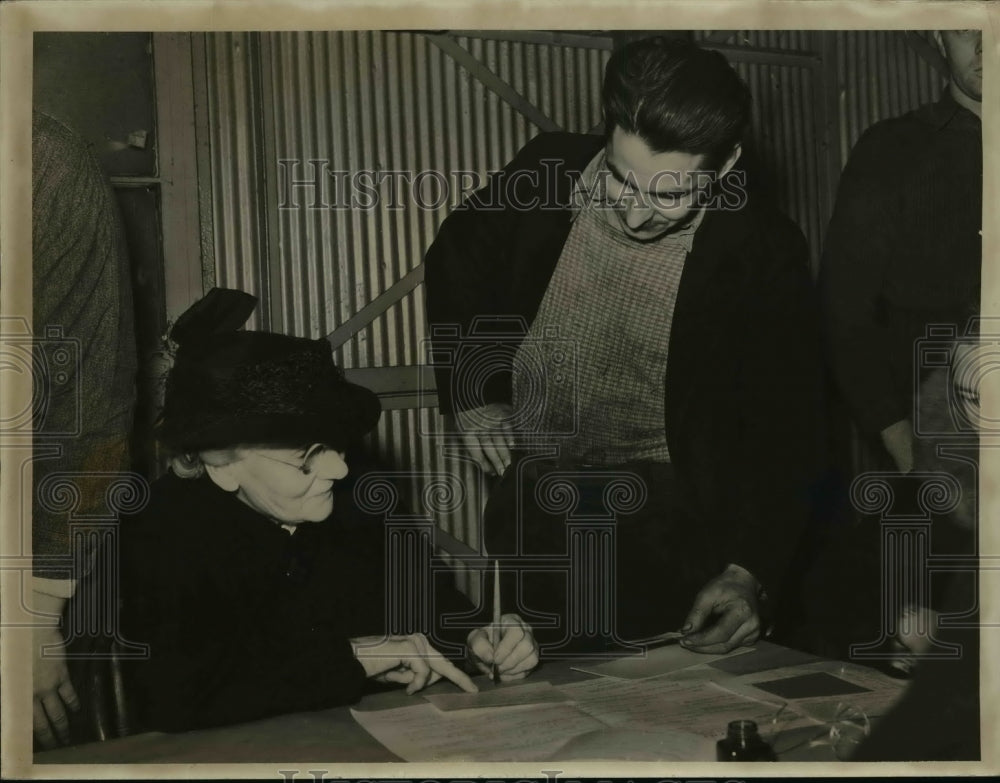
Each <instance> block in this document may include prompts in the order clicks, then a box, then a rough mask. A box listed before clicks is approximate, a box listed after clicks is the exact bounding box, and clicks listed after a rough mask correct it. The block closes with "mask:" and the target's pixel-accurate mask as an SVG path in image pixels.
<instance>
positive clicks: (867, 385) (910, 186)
mask: <svg viewBox="0 0 1000 783" xmlns="http://www.w3.org/2000/svg"><path fill="white" fill-rule="evenodd" d="M934 38H935V41H936V42H937V45H938V47H939V49H940V51H941V52H942V54H943V55H944V57H945V59H946V61H947V63H948V69H949V82H948V86H947V89H946V90H945V91H944V94H943V95H942V96H941V99H940V100H939V101H938V102H937V103H934V104H929V105H926V106H922V107H920V108H919V109H917V110H915V111H912V112H909V113H908V114H905V115H903V116H902V117H896V118H893V119H889V120H883V121H882V122H878V123H876V124H875V125H873V126H872V127H871V128H869V129H868V130H867V131H865V133H864V134H863V135H862V136H861V138H860V139H859V140H858V142H857V144H856V145H855V146H854V149H853V150H852V151H851V155H850V158H849V159H848V161H847V166H846V167H845V168H844V172H843V175H842V176H841V180H840V186H839V188H838V191H837V201H836V205H835V207H834V212H833V217H832V219H831V221H830V226H829V229H828V230H827V237H826V244H825V247H824V252H823V260H822V265H821V268H820V269H821V275H820V286H821V292H822V295H823V304H824V317H825V325H826V334H827V339H828V344H829V351H830V358H831V365H832V367H833V370H834V376H835V378H836V380H837V382H838V385H839V387H840V390H841V392H842V394H843V396H844V399H845V400H846V402H847V404H848V407H849V409H850V412H851V414H852V415H853V418H854V421H855V422H856V424H857V426H858V428H859V430H860V432H861V433H862V435H864V436H870V437H873V438H877V439H878V440H879V441H880V442H881V444H882V445H883V446H884V448H885V451H886V452H887V453H888V456H889V457H891V460H892V464H893V465H894V466H895V467H896V469H898V470H899V471H901V472H903V473H906V472H908V471H909V470H911V469H912V467H913V448H914V446H913V439H914V433H913V422H912V411H913V399H914V394H915V391H916V388H915V386H914V377H915V376H914V362H913V356H914V344H915V342H916V341H917V340H919V339H921V338H923V337H924V336H925V334H926V332H927V327H928V325H931V324H945V325H948V324H951V325H958V327H959V331H960V332H961V331H962V330H964V326H965V320H966V317H967V313H969V312H978V310H979V293H980V270H981V266H982V239H981V232H980V229H981V228H982V207H983V138H982V122H981V119H980V117H981V112H982V104H981V101H982V93H983V71H982V47H983V42H982V33H981V31H979V30H941V31H939V32H936V33H935V34H934ZM917 369H918V371H919V370H920V368H917Z"/></svg>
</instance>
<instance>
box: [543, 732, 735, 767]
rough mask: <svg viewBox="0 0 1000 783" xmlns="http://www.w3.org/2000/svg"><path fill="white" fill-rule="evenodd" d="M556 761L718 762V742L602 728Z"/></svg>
mask: <svg viewBox="0 0 1000 783" xmlns="http://www.w3.org/2000/svg"><path fill="white" fill-rule="evenodd" d="M551 760H552V761H581V760H588V761H715V741H714V740H712V739H708V738H706V737H700V736H698V735H697V734H691V733H689V732H686V731H678V730H676V729H667V728H654V727H640V728H629V729H609V728H602V729H600V730H599V731H590V732H587V733H586V734H581V735H580V736H579V737H574V738H573V739H571V740H570V741H569V742H567V743H566V744H565V745H563V746H562V747H561V748H560V749H559V750H558V751H556V752H555V753H554V754H553V757H552V759H551Z"/></svg>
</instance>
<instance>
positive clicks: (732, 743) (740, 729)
mask: <svg viewBox="0 0 1000 783" xmlns="http://www.w3.org/2000/svg"><path fill="white" fill-rule="evenodd" d="M715 757H716V759H718V760H719V761H777V758H776V757H775V755H774V750H772V749H771V746H770V745H768V744H767V743H766V742H764V739H763V738H762V737H761V736H760V733H759V732H758V731H757V724H756V723H754V722H753V721H752V720H734V721H732V722H731V723H730V724H729V731H728V733H727V734H726V738H725V739H721V740H719V741H718V742H717V743H716V745H715Z"/></svg>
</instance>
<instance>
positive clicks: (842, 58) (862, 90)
mask: <svg viewBox="0 0 1000 783" xmlns="http://www.w3.org/2000/svg"><path fill="white" fill-rule="evenodd" d="M836 36H837V48H838V51H839V52H840V55H839V57H838V64H837V65H838V69H837V70H838V81H839V84H840V88H841V92H842V96H843V104H842V105H843V114H844V118H845V120H846V121H845V122H844V123H843V125H842V130H843V137H842V139H841V149H842V151H843V152H845V153H846V152H848V151H849V150H850V149H851V148H852V147H853V146H854V145H855V143H857V140H858V138H859V137H860V136H861V134H862V133H864V131H865V130H867V129H868V128H869V127H871V126H872V125H874V124H875V123H876V122H878V121H879V120H884V119H888V118H889V117H896V116H899V115H901V114H905V113H906V112H908V111H912V110H913V109H915V108H917V107H918V106H920V105H921V104H924V103H930V102H932V101H935V100H937V99H938V97H940V93H941V90H942V87H943V85H942V82H941V79H940V78H939V77H938V75H937V72H936V71H935V70H934V68H933V67H932V66H931V65H930V64H928V63H927V62H925V61H924V60H923V59H922V58H921V57H920V55H918V54H917V53H916V52H915V51H914V50H913V49H912V48H910V46H908V45H907V43H906V34H905V33H904V32H902V31H897V30H889V31H885V30H883V31H872V30H847V31H840V32H837V33H836ZM844 159H845V161H846V157H845V158H844Z"/></svg>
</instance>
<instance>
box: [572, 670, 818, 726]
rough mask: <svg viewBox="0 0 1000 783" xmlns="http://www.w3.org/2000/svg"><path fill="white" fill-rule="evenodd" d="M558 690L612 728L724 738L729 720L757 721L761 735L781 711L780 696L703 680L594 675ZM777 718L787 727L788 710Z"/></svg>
mask: <svg viewBox="0 0 1000 783" xmlns="http://www.w3.org/2000/svg"><path fill="white" fill-rule="evenodd" d="M559 689H560V690H561V691H563V692H564V693H565V694H567V695H568V696H569V697H570V698H572V699H573V701H574V702H575V703H576V705H577V706H578V707H579V708H580V709H581V710H583V711H584V712H586V713H588V714H589V715H592V716H593V717H594V718H596V719H597V720H599V721H601V722H602V723H604V724H606V725H608V726H611V727H624V726H628V727H629V728H633V727H647V728H648V727H664V728H673V729H676V730H680V731H685V732H690V733H693V734H697V735H699V736H701V737H706V738H714V739H719V738H721V737H723V736H725V734H726V727H727V726H728V724H729V721H732V720H753V721H757V724H758V726H760V728H761V731H762V733H763V732H764V731H765V730H766V729H767V727H769V726H770V725H771V724H772V722H773V720H774V718H775V716H776V715H777V713H778V711H779V710H780V709H781V700H780V699H776V698H774V697H769V698H767V699H756V700H755V699H751V698H749V697H743V696H740V695H738V694H735V693H732V692H730V691H727V690H725V689H723V688H720V687H718V686H717V685H715V684H714V683H712V682H705V681H702V682H692V681H675V680H670V679H657V680H641V681H640V680H635V681H632V682H628V681H622V680H617V679H611V678H599V679H594V680H585V681H584V682H575V683H572V684H570V685H561V686H559ZM765 696H766V694H765ZM782 718H783V721H784V727H786V728H787V726H788V725H789V722H790V720H792V719H791V718H790V717H789V714H788V712H787V710H786V711H785V714H784V715H783V716H782ZM794 719H795V720H796V721H797V723H798V724H800V725H813V724H814V723H815V721H811V720H809V719H808V718H805V717H803V716H794Z"/></svg>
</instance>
